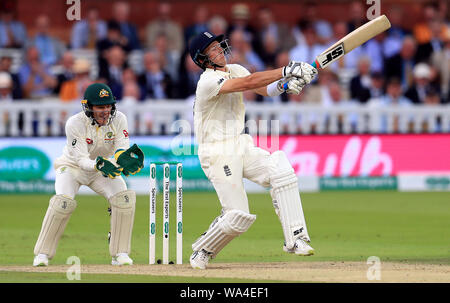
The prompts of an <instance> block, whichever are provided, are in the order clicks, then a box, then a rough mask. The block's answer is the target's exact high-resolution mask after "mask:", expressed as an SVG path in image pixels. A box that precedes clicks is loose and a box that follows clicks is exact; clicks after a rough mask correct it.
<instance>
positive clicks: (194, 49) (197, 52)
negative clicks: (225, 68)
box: [189, 32, 231, 70]
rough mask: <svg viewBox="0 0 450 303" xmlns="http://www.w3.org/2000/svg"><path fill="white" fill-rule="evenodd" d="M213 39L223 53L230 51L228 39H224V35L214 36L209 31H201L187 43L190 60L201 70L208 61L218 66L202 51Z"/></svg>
mask: <svg viewBox="0 0 450 303" xmlns="http://www.w3.org/2000/svg"><path fill="white" fill-rule="evenodd" d="M214 41H217V42H219V44H220V46H221V47H222V49H223V50H224V53H225V54H229V53H231V48H230V46H229V45H228V41H227V40H226V39H224V35H218V36H216V35H214V34H211V33H210V32H203V33H201V34H198V35H197V36H195V37H194V38H193V39H192V40H191V42H190V44H189V54H190V55H191V58H192V61H194V63H195V64H197V65H198V66H199V67H200V68H201V69H203V70H204V69H206V66H207V64H208V63H209V64H210V65H211V66H213V67H217V66H219V65H217V64H216V63H214V62H213V61H211V60H210V58H208V56H207V55H206V54H205V53H204V51H205V49H206V48H207V47H208V46H209V45H210V44H211V43H213V42H214Z"/></svg>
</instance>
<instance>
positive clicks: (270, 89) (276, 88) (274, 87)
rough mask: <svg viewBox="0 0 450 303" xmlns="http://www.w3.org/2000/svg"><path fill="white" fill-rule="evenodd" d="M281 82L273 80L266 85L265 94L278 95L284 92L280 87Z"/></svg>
mask: <svg viewBox="0 0 450 303" xmlns="http://www.w3.org/2000/svg"><path fill="white" fill-rule="evenodd" d="M280 84H281V82H280V81H279V80H278V81H275V82H272V83H270V84H269V85H267V95H268V96H270V97H275V96H279V95H281V94H282V93H284V90H283V89H282V88H281V85H280Z"/></svg>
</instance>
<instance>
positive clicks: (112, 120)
mask: <svg viewBox="0 0 450 303" xmlns="http://www.w3.org/2000/svg"><path fill="white" fill-rule="evenodd" d="M115 103H116V100H115V98H114V96H113V94H112V92H111V89H110V88H109V87H108V86H107V85H105V84H101V83H94V84H92V85H90V86H89V87H88V88H87V89H86V91H85V94H84V98H83V100H82V107H83V111H81V112H80V113H78V114H76V115H74V116H72V117H70V118H69V119H68V120H67V123H66V126H65V131H66V136H67V143H66V146H65V147H64V150H63V154H62V156H61V157H59V158H57V159H56V160H55V163H54V168H55V174H56V179H55V192H56V194H55V195H54V196H53V197H52V198H51V199H50V203H49V207H48V209H47V212H46V214H45V217H44V221H43V223H42V228H41V231H40V234H39V237H38V239H37V242H36V245H35V247H34V255H35V257H34V261H33V266H47V265H48V260H49V259H52V258H53V256H54V255H55V252H56V247H57V245H58V242H59V239H60V237H61V235H62V234H63V232H64V229H65V227H66V225H67V223H68V221H69V218H70V216H71V214H72V213H73V211H74V210H75V208H76V207H77V202H76V201H75V200H74V199H75V195H76V194H77V193H78V190H79V188H80V186H81V185H86V186H88V187H90V188H91V189H92V190H94V191H95V192H96V193H98V194H99V195H102V196H104V197H105V198H106V199H107V200H108V202H109V205H110V209H111V232H110V239H109V252H110V254H111V256H112V262H111V264H112V265H131V264H133V260H132V259H131V258H130V257H129V253H130V246H131V234H132V230H133V222H134V213H135V203H136V193H135V192H134V191H132V190H128V189H127V186H126V184H125V181H124V180H123V178H122V177H121V176H120V175H121V173H122V174H124V175H125V176H128V175H129V174H135V173H137V172H139V171H140V170H141V168H142V167H143V163H144V154H143V153H142V151H141V149H140V148H139V147H138V146H137V145H136V144H134V145H133V146H132V147H130V144H129V137H128V132H127V130H128V124H127V119H126V117H125V115H124V114H123V113H121V112H120V111H117V110H116V105H115ZM113 155H114V157H115V160H112V159H111V161H109V160H107V159H108V158H110V157H112V156H113Z"/></svg>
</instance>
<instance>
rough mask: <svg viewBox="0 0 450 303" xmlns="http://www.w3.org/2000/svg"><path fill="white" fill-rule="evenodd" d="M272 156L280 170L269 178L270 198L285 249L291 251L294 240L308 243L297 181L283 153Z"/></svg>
mask: <svg viewBox="0 0 450 303" xmlns="http://www.w3.org/2000/svg"><path fill="white" fill-rule="evenodd" d="M274 154H275V153H274ZM274 154H273V155H274ZM274 156H276V157H277V158H278V159H277V162H278V167H279V168H280V170H279V172H278V173H277V174H274V175H272V176H271V177H270V184H271V186H272V189H271V190H270V195H271V196H272V203H273V206H274V208H275V212H276V214H277V215H278V217H279V219H280V222H281V226H282V228H283V234H284V239H285V241H286V247H287V248H288V249H291V248H293V247H294V242H295V240H296V239H298V238H302V239H303V240H306V241H309V235H308V230H307V229H306V221H305V217H304V214H303V208H302V202H301V200H300V194H299V191H298V180H297V176H296V175H295V172H294V169H293V168H292V166H291V165H290V163H289V161H288V159H287V157H286V155H285V154H284V153H283V152H279V153H278V154H277V155H274Z"/></svg>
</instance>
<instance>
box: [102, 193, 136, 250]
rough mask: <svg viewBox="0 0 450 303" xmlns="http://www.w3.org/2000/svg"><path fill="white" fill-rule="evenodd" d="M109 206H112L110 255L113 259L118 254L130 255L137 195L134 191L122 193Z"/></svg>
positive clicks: (111, 199)
mask: <svg viewBox="0 0 450 303" xmlns="http://www.w3.org/2000/svg"><path fill="white" fill-rule="evenodd" d="M109 204H110V205H111V239H110V242H109V253H110V254H111V256H112V257H115V256H116V255H117V254H118V253H127V254H129V253H130V250H131V234H132V232H133V223H134V212H135V209H136V193H135V192H134V191H132V190H124V191H121V192H119V193H117V194H115V195H114V196H112V197H111V198H110V199H109Z"/></svg>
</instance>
